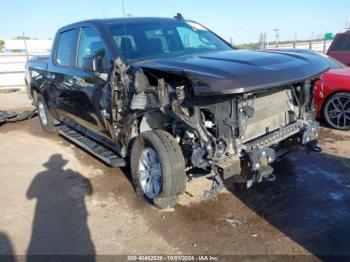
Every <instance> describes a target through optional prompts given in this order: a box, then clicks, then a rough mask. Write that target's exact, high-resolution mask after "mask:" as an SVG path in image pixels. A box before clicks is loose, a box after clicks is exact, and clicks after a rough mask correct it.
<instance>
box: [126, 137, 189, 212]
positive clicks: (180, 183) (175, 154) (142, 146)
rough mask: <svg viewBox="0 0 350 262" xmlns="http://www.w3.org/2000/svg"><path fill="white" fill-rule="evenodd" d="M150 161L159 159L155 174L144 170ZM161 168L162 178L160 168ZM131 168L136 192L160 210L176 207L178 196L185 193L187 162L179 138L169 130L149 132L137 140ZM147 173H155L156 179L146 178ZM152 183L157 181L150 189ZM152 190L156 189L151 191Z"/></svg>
mask: <svg viewBox="0 0 350 262" xmlns="http://www.w3.org/2000/svg"><path fill="white" fill-rule="evenodd" d="M152 151H153V152H152ZM154 153H155V154H156V157H155V155H154ZM146 159H153V160H154V159H155V161H153V162H154V165H152V169H153V167H155V168H154V170H155V172H152V171H150V172H145V171H144V167H145V166H147V163H146V164H145V162H147V160H146ZM159 166H160V175H159V171H158V169H157V168H158V167H159ZM130 167H131V176H132V180H133V184H134V188H135V191H136V193H137V194H138V195H139V196H141V197H144V198H146V199H147V200H149V201H151V202H153V204H154V205H156V206H157V207H159V208H160V209H164V208H170V207H173V206H174V205H175V204H176V203H177V199H178V196H179V195H180V194H182V193H183V192H184V191H185V188H186V175H185V160H184V157H183V154H182V151H181V149H180V147H179V145H178V144H177V142H176V141H175V139H174V138H173V137H172V136H171V135H170V134H169V133H167V132H165V131H161V130H156V131H147V132H144V133H141V134H140V135H139V136H138V137H137V138H136V139H135V141H134V143H133V146H132V149H131V155H130ZM145 174H151V176H153V178H152V179H153V180H152V179H148V180H147V179H145V177H147V175H145ZM159 177H161V178H160V179H159ZM145 181H146V182H145ZM147 181H150V182H148V183H147ZM151 181H155V184H153V186H152V187H148V188H147V185H149V183H151ZM149 188H152V190H147V189H149Z"/></svg>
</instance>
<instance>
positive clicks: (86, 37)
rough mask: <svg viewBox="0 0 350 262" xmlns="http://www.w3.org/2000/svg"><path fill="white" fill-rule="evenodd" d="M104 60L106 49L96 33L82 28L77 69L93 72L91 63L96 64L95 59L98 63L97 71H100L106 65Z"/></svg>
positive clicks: (90, 29) (88, 28) (87, 28)
mask: <svg viewBox="0 0 350 262" xmlns="http://www.w3.org/2000/svg"><path fill="white" fill-rule="evenodd" d="M105 58H106V48H105V45H104V43H103V41H102V39H101V37H100V36H99V35H98V33H97V32H96V31H95V30H94V29H92V28H90V27H84V28H82V31H81V36H80V43H79V51H78V67H79V68H82V69H86V70H93V69H94V68H93V63H96V59H97V61H99V62H98V64H99V65H98V67H99V68H97V70H102V69H103V68H104V66H105V63H106V62H105V61H104V60H105ZM94 60H95V62H94ZM95 70H96V69H95Z"/></svg>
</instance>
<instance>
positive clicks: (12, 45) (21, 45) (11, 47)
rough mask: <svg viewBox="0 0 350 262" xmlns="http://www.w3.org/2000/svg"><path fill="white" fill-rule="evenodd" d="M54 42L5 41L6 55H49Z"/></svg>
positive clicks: (4, 49)
mask: <svg viewBox="0 0 350 262" xmlns="http://www.w3.org/2000/svg"><path fill="white" fill-rule="evenodd" d="M51 45H52V40H32V39H29V40H28V39H5V45H4V47H3V51H4V52H5V53H29V54H36V53H39V54H48V53H49V52H50V49H51Z"/></svg>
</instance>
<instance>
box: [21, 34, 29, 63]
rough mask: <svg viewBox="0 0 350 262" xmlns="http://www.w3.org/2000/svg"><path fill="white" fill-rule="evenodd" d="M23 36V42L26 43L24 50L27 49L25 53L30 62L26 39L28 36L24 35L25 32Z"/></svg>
mask: <svg viewBox="0 0 350 262" xmlns="http://www.w3.org/2000/svg"><path fill="white" fill-rule="evenodd" d="M22 36H23V42H24V49H25V53H26V58H27V61H28V60H29V55H28V46H27V39H26V36H25V35H24V32H22Z"/></svg>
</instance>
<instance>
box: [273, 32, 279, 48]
mask: <svg viewBox="0 0 350 262" xmlns="http://www.w3.org/2000/svg"><path fill="white" fill-rule="evenodd" d="M272 31H274V32H275V38H276V39H275V42H276V45H275V47H276V48H278V42H279V41H280V29H279V28H276V29H274V30H272Z"/></svg>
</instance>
